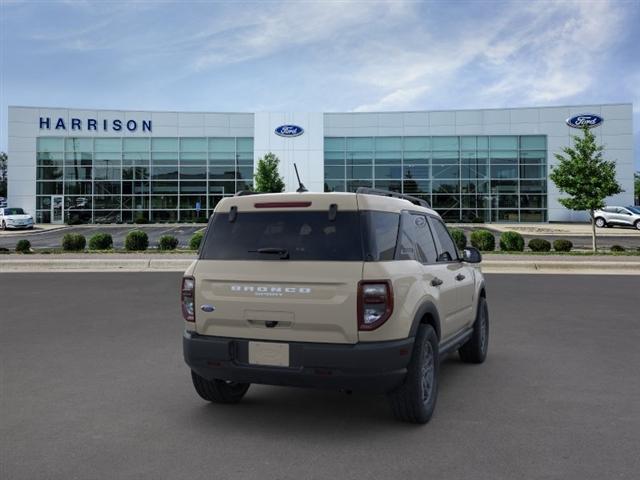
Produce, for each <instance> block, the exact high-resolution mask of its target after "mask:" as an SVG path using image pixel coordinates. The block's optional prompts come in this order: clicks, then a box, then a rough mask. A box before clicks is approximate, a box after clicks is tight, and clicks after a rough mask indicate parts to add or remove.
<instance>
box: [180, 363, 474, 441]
mask: <svg viewBox="0 0 640 480" xmlns="http://www.w3.org/2000/svg"><path fill="white" fill-rule="evenodd" d="M474 370H475V369H474V368H473V366H469V365H467V364H464V363H462V362H461V361H460V360H459V359H458V357H457V355H451V356H449V357H448V358H447V359H445V360H444V361H443V362H442V364H441V370H440V372H441V378H440V392H439V400H438V406H437V407H436V413H435V415H434V417H433V419H432V422H436V421H437V419H438V417H439V416H442V417H446V416H447V410H448V409H447V404H446V401H442V400H443V397H446V394H447V390H450V389H451V390H453V389H457V387H456V384H459V383H465V382H466V381H467V380H468V379H469V378H471V377H472V376H473V375H475V373H474ZM197 401H200V399H197V400H196V401H195V402H194V404H193V407H192V408H189V409H187V410H185V413H186V414H187V415H188V417H189V418H188V421H189V423H190V425H191V426H192V428H197V429H198V430H199V433H201V434H203V433H206V432H207V431H210V433H211V434H212V435H215V434H216V432H217V431H219V430H218V429H222V430H225V431H226V430H227V429H230V430H234V429H240V430H242V431H243V432H245V433H249V434H251V433H254V434H256V435H264V434H265V432H273V433H274V434H276V433H280V434H284V433H286V434H290V435H296V436H297V438H300V439H303V438H304V437H306V436H308V437H309V438H316V439H317V438H319V437H320V438H321V437H326V438H327V439H330V438H331V437H333V436H335V435H336V432H338V431H339V432H340V435H341V438H342V439H344V438H350V439H357V438H360V439H361V438H362V437H366V436H367V435H370V434H371V433H372V432H373V431H375V430H379V429H385V430H388V429H393V430H398V431H401V430H406V429H407V427H409V428H410V429H411V430H412V428H411V427H415V426H414V425H411V424H407V423H402V422H399V421H396V420H395V419H394V417H393V415H392V412H391V408H390V407H389V405H388V403H387V399H386V396H385V395H380V394H367V393H362V392H356V393H352V394H348V393H345V392H337V391H331V390H322V389H306V388H294V387H276V386H264V385H252V386H251V388H250V389H249V391H248V392H247V395H246V396H245V397H244V398H243V399H242V401H241V402H240V403H239V404H237V405H219V404H209V403H206V402H204V401H202V403H200V404H198V403H197ZM347 427H348V429H347Z"/></svg>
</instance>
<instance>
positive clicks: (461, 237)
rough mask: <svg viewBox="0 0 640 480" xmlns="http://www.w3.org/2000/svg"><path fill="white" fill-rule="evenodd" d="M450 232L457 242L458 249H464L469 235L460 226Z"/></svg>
mask: <svg viewBox="0 0 640 480" xmlns="http://www.w3.org/2000/svg"><path fill="white" fill-rule="evenodd" d="M449 233H451V238H453V241H454V242H456V247H458V250H460V251H462V250H464V249H465V248H466V246H467V236H466V235H465V234H464V231H463V230H461V229H460V228H452V229H451V230H450V231H449Z"/></svg>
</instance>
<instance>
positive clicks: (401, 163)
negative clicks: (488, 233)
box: [324, 135, 547, 222]
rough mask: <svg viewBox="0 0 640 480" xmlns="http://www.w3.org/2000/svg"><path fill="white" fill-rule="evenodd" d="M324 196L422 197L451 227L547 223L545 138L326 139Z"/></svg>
mask: <svg viewBox="0 0 640 480" xmlns="http://www.w3.org/2000/svg"><path fill="white" fill-rule="evenodd" d="M324 165H325V166H324V177H325V188H324V189H325V191H327V192H333V191H336V192H344V191H347V192H352V191H355V190H356V189H357V188H358V187H373V188H380V189H384V190H393V191H397V192H401V193H406V194H409V195H414V196H416V197H421V198H424V199H425V200H426V201H427V202H429V204H430V205H432V206H433V208H434V209H435V210H437V211H438V212H439V213H440V215H442V217H443V218H444V219H445V220H447V221H449V222H459V221H462V222H473V221H482V222H544V221H546V220H547V138H546V136H545V135H522V136H518V135H496V136H430V137H326V138H325V140H324Z"/></svg>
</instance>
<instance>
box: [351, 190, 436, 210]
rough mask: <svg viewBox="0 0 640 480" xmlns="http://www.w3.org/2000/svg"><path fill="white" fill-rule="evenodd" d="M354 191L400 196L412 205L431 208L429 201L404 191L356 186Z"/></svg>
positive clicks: (382, 195)
mask: <svg viewBox="0 0 640 480" xmlns="http://www.w3.org/2000/svg"><path fill="white" fill-rule="evenodd" d="M356 193H364V194H367V195H380V196H381V197H393V198H400V199H402V200H408V201H410V202H411V203H413V204H414V205H420V206H421V207H426V208H431V205H429V202H427V201H426V200H423V199H422V198H418V197H412V196H411V195H405V194H404V193H398V192H392V191H391V190H380V189H378V188H369V187H358V189H357V190H356Z"/></svg>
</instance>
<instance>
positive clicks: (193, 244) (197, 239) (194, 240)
mask: <svg viewBox="0 0 640 480" xmlns="http://www.w3.org/2000/svg"><path fill="white" fill-rule="evenodd" d="M202 237H204V232H196V233H194V234H193V237H191V240H189V248H190V249H191V250H198V249H199V248H200V243H201V242H202Z"/></svg>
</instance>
